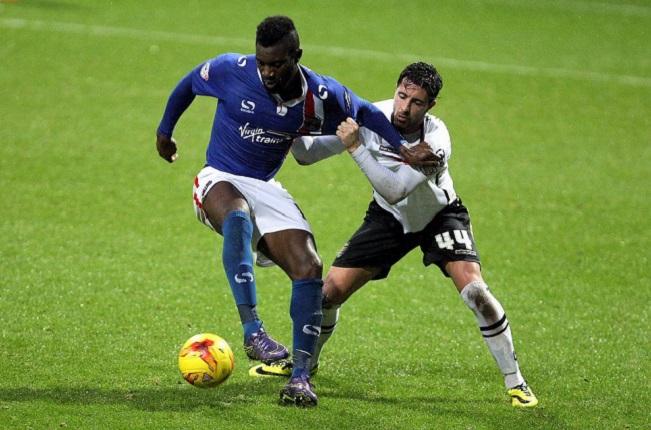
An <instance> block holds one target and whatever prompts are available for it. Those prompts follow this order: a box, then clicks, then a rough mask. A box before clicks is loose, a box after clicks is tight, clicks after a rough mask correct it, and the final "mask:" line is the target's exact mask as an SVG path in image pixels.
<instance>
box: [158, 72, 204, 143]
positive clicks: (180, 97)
mask: <svg viewBox="0 0 651 430" xmlns="http://www.w3.org/2000/svg"><path fill="white" fill-rule="evenodd" d="M192 73H193V72H190V73H189V74H187V75H186V76H185V77H184V78H183V79H181V81H180V82H179V83H178V85H177V86H176V88H174V91H172V94H170V97H169V99H167V106H165V113H164V114H163V119H161V122H160V124H159V125H158V132H159V133H161V134H164V135H165V136H167V137H172V132H173V131H174V127H175V126H176V123H177V122H178V120H179V118H181V115H182V114H183V112H185V110H186V109H187V108H188V106H190V105H191V104H192V101H193V100H194V97H195V95H194V93H193V92H192Z"/></svg>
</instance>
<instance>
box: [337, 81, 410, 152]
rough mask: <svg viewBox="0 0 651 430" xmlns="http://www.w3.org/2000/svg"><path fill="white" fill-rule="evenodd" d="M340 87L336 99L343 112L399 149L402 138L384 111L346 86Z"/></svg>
mask: <svg viewBox="0 0 651 430" xmlns="http://www.w3.org/2000/svg"><path fill="white" fill-rule="evenodd" d="M341 89H342V90H343V91H341V92H338V93H337V99H338V100H339V104H340V105H341V106H342V108H343V110H344V113H345V114H346V115H347V116H349V117H351V118H353V119H354V120H355V121H357V123H358V124H359V125H360V126H364V127H366V128H368V129H370V130H372V131H374V132H375V133H377V134H379V135H380V136H381V137H382V138H383V139H384V140H386V141H387V142H389V143H390V144H391V146H393V147H394V148H395V149H396V150H400V147H401V146H402V144H403V142H404V139H403V138H402V136H400V133H398V131H397V130H396V129H395V128H394V127H393V124H391V121H389V120H388V119H387V117H386V116H385V115H384V113H383V112H382V111H381V110H380V109H378V108H377V106H375V105H374V104H373V103H371V102H369V101H368V100H365V99H363V98H361V97H359V96H357V95H356V94H355V93H353V92H352V91H350V90H349V89H348V88H346V87H344V86H341Z"/></svg>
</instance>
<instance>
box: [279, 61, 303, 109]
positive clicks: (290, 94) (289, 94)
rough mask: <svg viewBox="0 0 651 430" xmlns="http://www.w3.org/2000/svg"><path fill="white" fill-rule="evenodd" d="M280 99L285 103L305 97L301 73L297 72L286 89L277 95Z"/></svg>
mask: <svg viewBox="0 0 651 430" xmlns="http://www.w3.org/2000/svg"><path fill="white" fill-rule="evenodd" d="M276 95H277V96H278V97H280V99H281V100H282V101H284V102H288V101H290V100H294V99H297V98H299V97H301V96H302V95H303V84H302V82H301V73H300V72H299V71H298V69H297V70H296V73H294V76H292V77H291V78H290V80H289V81H288V82H287V85H285V88H283V89H282V90H280V91H279V92H278V93H276Z"/></svg>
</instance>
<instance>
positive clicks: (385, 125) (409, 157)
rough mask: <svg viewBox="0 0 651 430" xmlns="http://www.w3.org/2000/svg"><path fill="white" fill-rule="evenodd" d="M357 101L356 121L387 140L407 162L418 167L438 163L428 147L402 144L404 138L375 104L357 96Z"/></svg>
mask: <svg viewBox="0 0 651 430" xmlns="http://www.w3.org/2000/svg"><path fill="white" fill-rule="evenodd" d="M358 101H359V109H358V111H357V122H358V123H359V124H360V125H362V126H364V127H366V128H368V129H370V130H371V131H374V132H375V133H377V134H379V135H380V136H381V137H382V138H383V139H384V140H386V141H387V142H389V143H390V144H391V146H393V147H394V148H395V149H397V150H398V153H399V154H400V155H401V156H402V158H403V159H404V160H405V162H406V163H407V164H410V165H412V166H419V167H432V166H436V165H438V164H439V159H438V158H437V157H436V155H435V154H433V153H432V151H430V150H429V148H428V147H426V146H420V145H417V146H412V147H411V148H407V146H405V145H404V143H405V140H404V139H403V138H402V136H400V133H398V131H397V130H396V129H395V127H394V126H393V124H391V122H390V121H389V120H388V119H387V117H386V116H384V113H382V111H381V110H380V109H378V108H377V106H375V105H374V104H372V103H370V102H368V101H366V100H364V99H361V98H358Z"/></svg>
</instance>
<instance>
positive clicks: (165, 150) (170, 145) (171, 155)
mask: <svg viewBox="0 0 651 430" xmlns="http://www.w3.org/2000/svg"><path fill="white" fill-rule="evenodd" d="M156 149H158V155H160V156H161V157H162V158H164V159H165V160H166V161H167V162H168V163H173V162H174V161H176V159H177V158H179V154H178V153H177V152H176V141H175V140H174V138H173V137H169V136H165V135H164V134H161V133H158V132H157V133H156Z"/></svg>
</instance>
